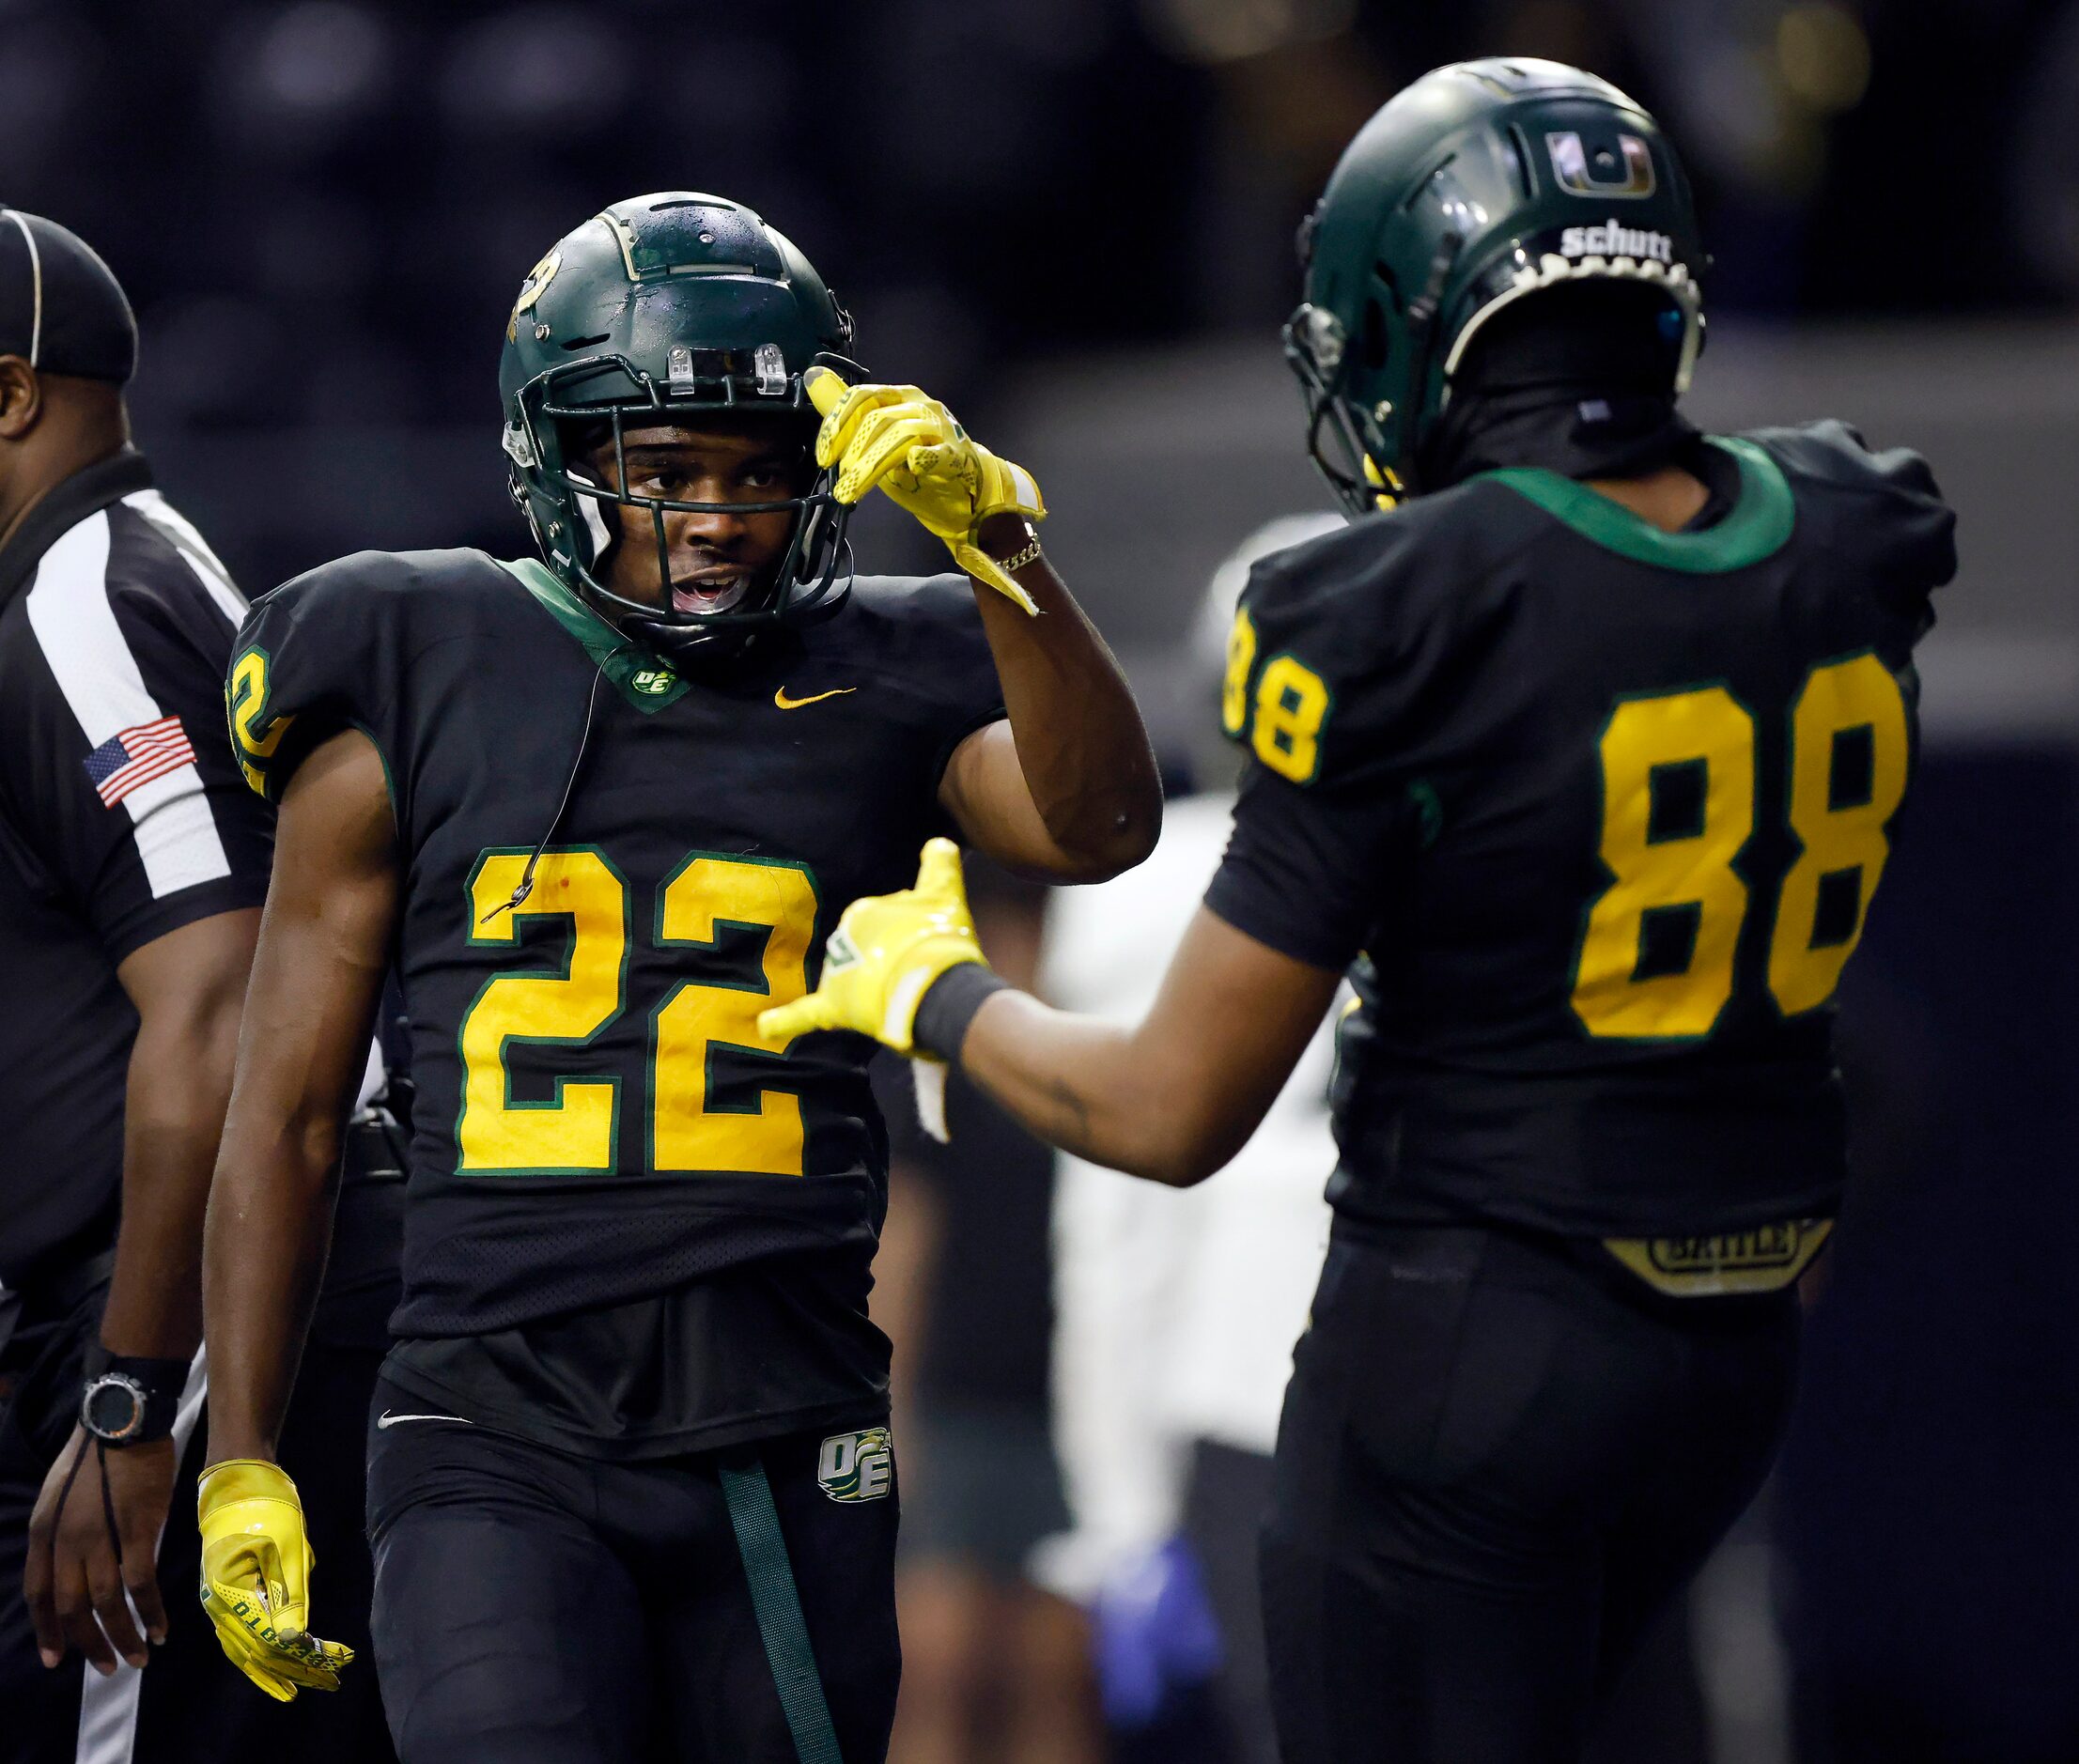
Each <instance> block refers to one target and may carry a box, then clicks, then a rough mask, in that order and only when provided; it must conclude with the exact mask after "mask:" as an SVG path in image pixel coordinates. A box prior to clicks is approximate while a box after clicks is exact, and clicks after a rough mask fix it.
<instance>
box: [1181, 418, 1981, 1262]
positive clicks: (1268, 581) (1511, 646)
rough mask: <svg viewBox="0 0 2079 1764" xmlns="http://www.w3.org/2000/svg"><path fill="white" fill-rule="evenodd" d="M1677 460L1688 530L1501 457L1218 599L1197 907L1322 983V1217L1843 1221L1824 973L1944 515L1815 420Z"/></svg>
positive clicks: (1851, 436)
mask: <svg viewBox="0 0 2079 1764" xmlns="http://www.w3.org/2000/svg"><path fill="white" fill-rule="evenodd" d="M1695 466H1696V470H1698V472H1699V474H1701V475H1702V476H1704V478H1705V479H1706V481H1707V483H1709V484H1710V485H1711V486H1712V487H1713V489H1714V498H1713V503H1714V507H1712V508H1707V509H1706V511H1705V515H1704V517H1703V518H1699V522H1693V523H1692V525H1691V528H1690V529H1688V530H1684V531H1683V532H1681V533H1674V534H1669V533H1666V532H1663V531H1661V530H1660V529H1657V528H1654V527H1652V526H1651V525H1649V524H1648V523H1646V522H1644V521H1642V520H1639V519H1637V518H1635V517H1634V516H1632V515H1631V514H1630V513H1628V512H1627V511H1626V510H1624V509H1622V508H1621V507H1620V506H1618V505H1617V504H1616V503H1612V502H1610V501H1609V500H1607V499H1606V498H1604V497H1601V496H1598V495H1597V494H1595V493H1594V492H1593V491H1591V490H1590V489H1588V488H1587V487H1584V486H1582V485H1579V484H1576V483H1574V482H1572V481H1570V480H1568V479H1566V478H1563V477H1560V476H1559V475H1557V474H1555V473H1552V472H1544V471H1533V470H1512V471H1505V472H1488V473H1484V474H1482V476H1480V477H1477V478H1474V479H1470V480H1468V481H1466V483H1464V484H1462V485H1459V486H1456V487H1452V488H1451V489H1450V490H1447V491H1444V492H1441V493H1439V494H1436V495H1434V496H1430V497H1425V498H1422V499H1421V500H1420V501H1417V502H1414V503H1410V504H1408V505H1406V506H1405V507H1404V508H1402V509H1400V510H1397V511H1395V512H1394V513H1392V514H1389V515H1384V516H1380V517H1377V518H1371V519H1367V520H1364V521H1360V522H1358V523H1357V524H1356V525H1354V526H1352V527H1350V528H1349V529H1347V530H1345V531H1343V532H1342V533H1338V534H1331V535H1329V536H1327V537H1326V538H1323V539H1320V540H1317V541H1314V542H1311V543H1310V544H1307V545H1304V546H1300V547H1297V548H1295V549H1292V550H1289V551H1285V552H1281V553H1279V554H1277V555H1275V556H1273V557H1271V558H1269V559H1266V560H1265V561H1264V563H1262V564H1260V565H1258V566H1257V568H1256V570H1255V572H1254V574H1253V576H1252V577H1251V580H1250V582H1249V588H1248V590H1247V592H1246V593H1245V595H1244V596H1243V604H1242V609H1241V611H1240V613H1239V615H1238V617H1237V621H1236V624H1235V627H1234V634H1233V640H1232V642H1231V645H1230V652H1229V662H1230V666H1229V672H1228V680H1227V691H1226V697H1225V701H1224V704H1223V711H1224V715H1225V720H1226V723H1227V727H1228V729H1229V731H1230V732H1231V733H1232V734H1234V735H1236V736H1237V737H1238V738H1240V739H1241V740H1243V741H1244V742H1245V743H1246V744H1247V746H1248V748H1249V751H1250V754H1251V761H1250V766H1249V777H1248V779H1247V781H1246V782H1245V784H1244V787H1243V791H1242V795H1241V799H1240V802H1239V805H1238V807H1237V809H1236V812H1235V819H1234V830H1233V839H1232V842H1231V844H1230V846H1229V850H1228V854H1227V858H1226V859H1225V862H1224V864H1223V866H1222V868H1221V870H1220V872H1219V874H1218V877H1217V878H1216V879H1215V881H1214V884H1213V886H1212V888H1211V890H1210V891H1209V893H1208V895H1207V905H1208V906H1209V907H1210V908H1211V909H1212V910H1213V911H1214V912H1215V913H1217V914H1218V915H1219V917H1221V918H1222V919H1224V920H1226V921H1229V922H1230V923H1232V924H1233V925H1235V926H1237V927H1238V928H1239V929H1241V930H1242V931H1244V932H1246V933H1248V934H1249V936H1253V937H1255V938H1257V939H1259V940H1260V941H1262V942H1264V943H1265V944H1268V945H1270V946H1271V947H1272V948H1274V949H1278V950H1280V951H1282V952H1285V953H1287V954H1290V955H1292V956H1295V957H1296V958H1298V959H1300V960H1302V961H1306V962H1310V963H1313V964H1317V965H1319V966H1321V967H1330V968H1342V967H1344V966H1345V965H1349V966H1350V970H1351V974H1352V978H1353V980H1354V983H1355V984H1356V987H1357V991H1358V1001H1357V1003H1356V1004H1355V1006H1353V1007H1352V1010H1351V1014H1349V1015H1348V1017H1347V1018H1346V1019H1345V1020H1344V1022H1343V1025H1342V1034H1341V1038H1340V1063H1339V1069H1338V1074H1337V1079H1336V1091H1335V1116H1336V1130H1337V1138H1338V1143H1339V1147H1340V1160H1339V1164H1338V1168H1337V1170H1336V1173H1335V1176H1334V1178H1333V1179H1332V1182H1331V1185H1330V1199H1332V1200H1333V1201H1334V1203H1335V1204H1336V1206H1337V1207H1338V1208H1339V1209H1340V1210H1341V1211H1342V1213H1343V1214H1345V1215H1355V1216H1358V1217H1360V1218H1370V1219H1373V1220H1381V1221H1393V1220H1419V1219H1436V1218H1443V1217H1460V1218H1463V1217H1466V1216H1467V1215H1472V1216H1480V1217H1487V1218H1492V1219H1497V1220H1501V1221H1506V1222H1513V1223H1515V1224H1519V1225H1524V1226H1528V1227H1530V1228H1533V1229H1539V1230H1556V1231H1560V1232H1566V1233H1575V1234H1582V1235H1627V1234H1638V1235H1658V1234H1683V1233H1692V1232H1710V1231H1719V1230H1737V1229H1741V1228H1743V1227H1746V1226H1751V1225H1759V1224H1761V1223H1764V1222H1768V1221H1771V1220H1778V1219H1785V1218H1792V1217H1801V1216H1821V1215H1827V1214H1830V1213H1831V1212H1832V1211H1833V1210H1834V1209H1835V1207H1836V1206H1837V1204H1838V1201H1839V1194H1840V1188H1841V1184H1842V1182H1843V1180H1844V1171H1845V1143H1846V1140H1845V1136H1846V1128H1845V1122H1844V1120H1843V1113H1842V1105H1841V1097H1840V1089H1839V1077H1838V1075H1837V1072H1836V1067H1835V1060H1834V1051H1833V1024H1834V1014H1835V1006H1834V997H1835V988H1836V986H1837V984H1838V983H1839V978H1840V974H1841V970H1842V967H1844V966H1845V964H1846V963H1847V961H1848V959H1849V957H1850V956H1851V955H1852V954H1853V953H1854V948H1855V944H1856V942H1857V940H1858V939H1859V937H1860V936H1861V935H1862V930H1863V924H1864V920H1865V916H1866V914H1867V913H1868V911H1869V907H1870V899H1871V896H1872V895H1873V894H1874V893H1875V891H1876V889H1877V884H1878V881H1879V879H1880V877H1881V876H1882V875H1883V873H1884V869H1885V862H1886V860H1887V859H1888V858H1889V856H1890V852H1891V844H1892V839H1893V835H1894V833H1895V830H1896V819H1897V816H1898V814H1899V812H1900V807H1901V803H1902V802H1903V800H1904V798H1905V795H1906V790H1907V786H1908V783H1909V781H1910V779H1911V776H1912V771H1913V766H1914V761H1915V754H1916V699H1917V692H1918V685H1917V680H1916V674H1915V673H1914V667H1913V660H1912V657H1913V650H1914V645H1915V644H1916V642H1917V641H1918V639H1919V638H1920V637H1921V636H1922V635H1923V634H1924V633H1925V632H1926V630H1927V629H1928V627H1929V626H1930V625H1931V624H1932V611H1931V608H1930V604H1929V596H1930V592H1931V591H1932V589H1934V588H1935V587H1937V586H1938V585H1940V584H1941V583H1943V582H1945V581H1947V580H1948V579H1949V577H1950V575H1951V574H1952V573H1953V571H1954V568H1955V551H1954V545H1953V537H1952V527H1953V518H1952V516H1951V515H1950V513H1949V511H1948V510H1947V508H1946V507H1945V506H1944V505H1943V503H1942V502H1941V500H1940V496H1939V494H1938V492H1937V491H1936V488H1935V486H1934V481H1933V479H1932V475H1931V474H1930V473H1929V471H1928V469H1927V467H1926V465H1925V464H1924V463H1923V462H1922V461H1921V460H1920V459H1919V458H1918V457H1917V456H1915V455H1913V454H1910V453H1906V452H1902V451H1897V452H1890V453H1882V454H1873V453H1871V452H1870V450H1869V449H1868V448H1867V447H1865V445H1864V444H1863V442H1862V441H1861V439H1860V438H1859V437H1858V436H1857V435H1856V434H1855V433H1854V431H1853V430H1851V429H1849V428H1847V427H1845V426H1842V425H1840V424H1838V423H1822V424H1817V425H1813V426H1808V427H1804V428H1797V429H1781V430H1768V431H1763V432H1759V433H1755V434H1751V435H1745V436H1739V437H1730V438H1725V439H1714V440H1713V441H1709V442H1699V444H1698V447H1697V450H1696V455H1695ZM1714 513H1715V515H1716V518H1709V517H1711V516H1712V515H1713V514H1714Z"/></svg>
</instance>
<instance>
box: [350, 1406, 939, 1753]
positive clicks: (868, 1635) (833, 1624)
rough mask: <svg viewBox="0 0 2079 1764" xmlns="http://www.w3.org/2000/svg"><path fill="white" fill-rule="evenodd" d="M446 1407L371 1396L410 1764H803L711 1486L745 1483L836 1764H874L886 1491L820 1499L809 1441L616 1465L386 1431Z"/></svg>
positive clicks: (524, 1443)
mask: <svg viewBox="0 0 2079 1764" xmlns="http://www.w3.org/2000/svg"><path fill="white" fill-rule="evenodd" d="M438 1406H439V1405H437V1404H433V1403H428V1402H427V1401H425V1400H421V1399H418V1398H415V1397H412V1396H411V1395H409V1394H407V1393H405V1392H402V1391H399V1390H397V1389H396V1388H394V1387H393V1386H390V1385H382V1386H380V1391H379V1397H378V1409H379V1414H378V1416H376V1417H375V1421H376V1425H375V1426H374V1428H373V1431H371V1434H370V1443H369V1450H368V1527H369V1537H370V1539H371V1540H372V1541H373V1543H374V1545H375V1559H376V1602H375V1618H374V1628H375V1636H376V1654H377V1658H378V1660H379V1662H380V1666H381V1671H382V1691H383V1701H384V1705H385V1707H386V1708H387V1710H388V1711H389V1716H390V1731H391V1733H392V1735H393V1737H394V1738H395V1740H396V1748H397V1754H398V1756H399V1757H400V1758H402V1759H403V1760H404V1764H638V1761H641V1764H649V1761H651V1760H660V1761H661V1760H671V1761H672V1764H796V1760H797V1758H798V1756H802V1754H801V1753H799V1752H798V1751H797V1747H796V1742H795V1739H794V1737H793V1730H792V1729H791V1728H790V1726H789V1725H788V1719H787V1715H786V1711H785V1710H784V1707H783V1704H782V1702H781V1695H780V1692H779V1690H778V1688H777V1686H776V1681H775V1661H774V1660H773V1659H772V1658H771V1657H770V1656H769V1655H768V1646H769V1645H770V1643H771V1641H772V1637H771V1636H770V1635H769V1634H768V1632H767V1631H764V1630H761V1626H760V1620H759V1613H758V1609H757V1607H756V1606H755V1605H754V1604H753V1602H752V1586H751V1582H750V1580H749V1579H748V1577H747V1575H746V1572H745V1568H744V1556H743V1552H742V1549H741V1547H740V1545H739V1542H738V1540H737V1532H736V1524H735V1523H734V1522H733V1518H732V1514H731V1511H730V1509H729V1505H728V1500H727V1497H726V1495H725V1492H724V1481H723V1478H724V1476H725V1475H729V1474H732V1473H733V1474H735V1475H736V1476H737V1477H738V1478H740V1477H741V1476H742V1475H743V1473H744V1472H745V1471H746V1470H749V1469H752V1467H753V1466H762V1468H763V1470H764V1473H765V1479H766V1482H767V1483H768V1485H769V1488H770V1491H771V1494H770V1500H771V1503H772V1508H773V1509H775V1510H776V1511H777V1515H778V1520H779V1531H780V1536H781V1538H782V1539H783V1540H784V1545H785V1555H786V1557H787V1558H788V1561H789V1564H790V1571H791V1577H792V1579H793V1582H794V1585H795V1588H796V1590H797V1592H798V1596H799V1613H800V1618H801V1619H802V1620H804V1623H805V1630H806V1640H807V1644H808V1649H807V1651H808V1653H809V1655H811V1656H813V1664H814V1668H815V1676H816V1677H817V1678H818V1679H820V1683H821V1691H822V1695H823V1699H824V1701H825V1703H826V1704H827V1707H828V1710H829V1715H830V1730H831V1731H833V1732H834V1737H835V1740H836V1745H837V1752H838V1755H839V1756H841V1757H842V1759H843V1764H880V1760H881V1759H882V1758H883V1757H884V1756H885V1755H886V1753H887V1749H888V1734H889V1729H890V1727H891V1726H892V1724H893V1721H894V1714H895V1687H896V1683H897V1681H898V1679H899V1678H900V1676H901V1669H902V1662H901V1651H900V1648H899V1645H898V1643H897V1641H896V1634H895V1589H894V1567H895V1524H896V1509H897V1499H896V1494H895V1493H894V1490H893V1489H892V1487H891V1488H890V1490H889V1492H888V1493H885V1494H883V1495H880V1496H879V1497H878V1498H873V1499H864V1500H860V1499H849V1500H840V1499H838V1498H835V1497H834V1496H833V1495H831V1494H830V1493H826V1492H825V1490H824V1489H823V1487H822V1486H821V1485H820V1483H819V1482H818V1479H817V1468H818V1453H819V1448H820V1447H821V1445H822V1438H821V1435H820V1434H804V1435H790V1436H787V1437H785V1438H780V1439H769V1440H764V1441H761V1442H759V1443H758V1445H756V1446H755V1447H743V1448H739V1449H737V1450H735V1451H728V1452H715V1453H701V1454H697V1455H693V1456H690V1457H682V1458H671V1459H665V1460H660V1461H656V1462H628V1463H614V1462H601V1461H598V1460H594V1459H587V1458H579V1457H575V1456H572V1455H570V1454H567V1453H565V1452H561V1451H557V1450H554V1449H552V1448H551V1447H547V1446H541V1445H536V1444H535V1443H534V1442H532V1441H529V1440H523V1439H518V1438H515V1437H513V1436H512V1435H510V1434H505V1433H499V1432H494V1431H490V1430H489V1429H488V1428H482V1427H476V1426H472V1425H471V1424H470V1423H468V1422H466V1421H461V1420H453V1419H438V1418H433V1419H415V1420H411V1419H401V1418H399V1417H402V1416H426V1415H427V1414H428V1412H429V1411H432V1410H435V1409H437V1408H438ZM385 1417H387V1419H386V1424H385ZM738 1486H739V1488H740V1486H741V1484H740V1481H739V1483H738ZM770 1594H771V1588H770V1585H769V1582H768V1584H767V1586H766V1596H767V1597H768V1600H769V1598H770ZM768 1627H769V1626H768ZM811 1756H814V1754H813V1753H812V1754H811Z"/></svg>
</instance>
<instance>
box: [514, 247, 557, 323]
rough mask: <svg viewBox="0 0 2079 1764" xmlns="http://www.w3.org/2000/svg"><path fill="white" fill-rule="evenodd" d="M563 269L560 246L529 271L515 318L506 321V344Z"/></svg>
mask: <svg viewBox="0 0 2079 1764" xmlns="http://www.w3.org/2000/svg"><path fill="white" fill-rule="evenodd" d="M562 268H563V247H562V246H560V245H559V246H557V247H556V248H555V249H554V250H552V251H551V252H550V254H549V255H547V256H546V257H544V258H543V259H542V260H541V261H540V262H539V263H537V264H536V265H535V267H534V268H533V269H532V270H530V271H527V279H526V280H525V281H524V282H522V283H521V284H520V298H519V299H518V300H516V301H515V302H513V316H512V317H510V318H508V319H507V320H506V321H505V340H506V342H508V343H510V342H511V341H512V340H513V333H515V332H516V331H517V330H519V328H520V314H521V313H523V312H528V311H531V310H532V309H533V307H534V303H535V302H536V301H538V300H539V299H540V298H541V297H542V296H543V295H544V294H546V293H547V292H548V291H549V284H550V283H551V282H553V281H554V280H555V279H556V271H558V270H560V269H562Z"/></svg>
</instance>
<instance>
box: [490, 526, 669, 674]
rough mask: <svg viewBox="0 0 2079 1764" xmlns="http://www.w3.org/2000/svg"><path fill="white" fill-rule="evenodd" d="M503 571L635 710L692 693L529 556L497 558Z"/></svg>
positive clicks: (657, 660) (645, 651) (650, 655)
mask: <svg viewBox="0 0 2079 1764" xmlns="http://www.w3.org/2000/svg"><path fill="white" fill-rule="evenodd" d="M498 566H499V568H501V569H503V570H505V571H506V572H508V573H509V574H510V575H511V576H512V577H513V579H514V580H517V581H518V582H519V583H520V586H521V587H522V588H524V589H526V591H527V592H528V593H529V594H531V595H533V596H534V597H535V599H536V600H538V601H539V602H540V603H541V605H542V607H543V609H544V610H545V611H547V612H548V613H549V615H550V616H551V618H553V619H554V620H555V621H556V623H557V624H558V625H560V626H562V627H563V628H564V629H565V630H566V631H568V632H569V633H570V635H571V636H573V637H575V638H576V639H577V640H578V642H581V643H582V644H583V645H584V651H585V654H586V655H588V656H590V657H591V658H592V659H593V661H594V662H595V663H596V664H597V667H598V670H599V672H600V673H603V674H605V675H606V677H607V678H608V679H610V680H612V681H613V684H614V685H615V686H617V687H619V688H620V689H621V696H622V697H623V698H625V699H627V700H628V703H629V704H633V705H634V706H635V708H636V709H637V710H641V711H653V710H662V709H663V708H664V706H665V705H667V704H677V703H678V701H679V700H680V699H682V698H684V697H685V696H686V694H687V693H688V692H690V691H691V690H692V688H691V687H690V685H689V684H688V683H687V681H686V680H685V678H684V677H683V676H682V675H680V674H679V673H676V672H675V670H673V669H671V668H669V667H666V666H665V664H664V663H663V662H661V661H659V659H658V658H656V657H655V656H653V655H652V654H650V652H649V651H648V650H646V649H644V647H643V646H642V645H641V644H640V643H638V642H635V641H634V640H633V639H632V638H628V637H624V636H622V635H621V633H620V632H619V631H617V630H615V629H614V628H613V626H611V625H609V624H608V623H607V622H606V621H605V620H604V619H602V618H601V617H600V616H599V615H598V614H597V612H595V611H593V610H592V609H591V608H590V607H588V606H586V605H585V604H584V602H583V601H582V600H580V599H579V598H578V596H576V595H574V594H572V593H571V592H570V590H569V589H567V588H566V587H565V586H564V585H563V583H562V582H560V581H558V580H556V578H555V577H554V576H552V575H551V573H550V571H549V568H548V566H547V565H544V564H541V563H539V562H537V561H536V560H535V559H534V558H531V557H521V558H501V559H500V560H499V565H498Z"/></svg>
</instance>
